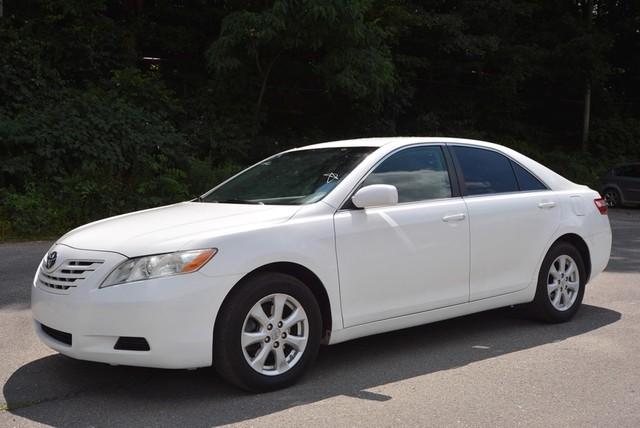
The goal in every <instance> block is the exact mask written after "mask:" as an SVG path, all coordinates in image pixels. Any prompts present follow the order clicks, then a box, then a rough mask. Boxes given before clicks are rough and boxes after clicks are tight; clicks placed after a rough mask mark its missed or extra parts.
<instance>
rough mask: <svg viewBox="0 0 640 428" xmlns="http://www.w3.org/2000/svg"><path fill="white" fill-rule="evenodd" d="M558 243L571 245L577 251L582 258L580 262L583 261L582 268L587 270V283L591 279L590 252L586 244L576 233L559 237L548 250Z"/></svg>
mask: <svg viewBox="0 0 640 428" xmlns="http://www.w3.org/2000/svg"><path fill="white" fill-rule="evenodd" d="M559 242H567V243H569V244H571V245H573V246H574V247H575V248H576V249H577V250H578V252H579V253H580V255H581V256H582V260H583V261H584V267H585V269H586V270H587V282H588V281H589V279H590V278H591V252H590V251H589V246H588V245H587V242H586V241H585V240H584V239H583V238H582V237H581V236H580V235H578V234H576V233H565V234H564V235H561V236H559V237H558V238H557V239H556V240H555V241H554V242H553V244H551V247H549V248H552V247H553V246H554V245H556V244H557V243H559Z"/></svg>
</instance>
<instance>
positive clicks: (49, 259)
mask: <svg viewBox="0 0 640 428" xmlns="http://www.w3.org/2000/svg"><path fill="white" fill-rule="evenodd" d="M57 257H58V253H57V252H55V251H52V252H50V253H49V254H48V255H47V261H46V262H45V264H44V265H45V267H46V268H47V269H51V268H52V267H53V265H55V264H56V258H57Z"/></svg>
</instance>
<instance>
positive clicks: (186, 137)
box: [0, 0, 640, 239]
mask: <svg viewBox="0 0 640 428" xmlns="http://www.w3.org/2000/svg"><path fill="white" fill-rule="evenodd" d="M585 106H588V107H590V108H589V111H588V112H587V111H585ZM587 113H588V116H589V119H588V120H586V116H587ZM585 124H587V125H588V126H587V127H585ZM374 135H376V136H388V135H451V136H464V137H476V138H481V139H487V140H491V141H496V142H499V143H502V144H505V145H508V146H512V147H515V148H516V149H519V150H522V151H524V152H526V153H527V154H529V155H531V156H532V157H534V158H536V159H538V160H540V161H542V162H544V163H546V164H548V165H550V166H551V167H553V168H554V169H556V170H557V171H558V172H560V173H562V174H564V175H567V176H568V177H569V178H572V179H574V180H577V181H581V182H585V183H587V184H591V185H595V184H596V182H597V176H598V174H599V173H601V172H602V170H603V169H606V168H607V167H609V166H610V165H611V164H613V163H615V162H618V161H621V160H631V159H638V158H640V0H615V1H614V0H458V1H454V0H423V1H419V0H260V1H258V0H245V1H241V0H226V1H224V0H217V1H216V0H155V1H153V0H22V1H19V2H4V11H3V16H2V17H0V156H1V162H0V239H6V238H8V237H34V236H51V235H56V234H58V233H61V232H63V231H64V230H65V229H68V228H70V227H72V226H75V225H78V224H81V223H84V222H87V221H89V220H93V219H97V218H101V217H105V216H109V215H114V214H117V213H121V212H126V211H130V210H133V209H139V208H144V207H148V206H154V205H159V204H164V203H170V202H173V201H179V200H184V199H186V198H189V197H192V196H193V195H197V194H200V193H202V192H204V191H205V190H207V189H209V188H210V187H212V186H213V185H214V184H216V183H217V182H218V181H220V180H221V179H222V178H224V177H225V176H227V175H229V174H231V173H232V172H234V171H236V170H237V169H238V168H240V167H241V166H242V165H246V164H249V163H251V162H253V161H256V160H258V159H259V158H261V157H264V156H266V155H268V154H271V153H274V152H276V151H280V150H282V149H285V148H288V147H292V146H299V145H304V144H308V143H312V142H317V141H321V140H328V139H341V138H348V137H360V136H374Z"/></svg>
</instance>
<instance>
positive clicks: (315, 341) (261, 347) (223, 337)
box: [213, 272, 322, 392]
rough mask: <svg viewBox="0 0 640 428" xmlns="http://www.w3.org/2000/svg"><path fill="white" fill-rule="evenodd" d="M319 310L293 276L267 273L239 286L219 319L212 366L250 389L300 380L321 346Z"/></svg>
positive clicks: (311, 294)
mask: <svg viewBox="0 0 640 428" xmlns="http://www.w3.org/2000/svg"><path fill="white" fill-rule="evenodd" d="M321 333H322V320H321V314H320V308H319V307H318V303H317V302H316V299H315V297H314V295H313V293H312V292H311V290H309V288H308V287H307V286H306V285H305V284H304V283H303V282H301V281H300V280H298V279H297V278H295V277H292V276H290V275H286V274H281V273H273V272H267V273H262V274H259V275H256V276H254V277H252V278H250V279H249V280H247V281H245V282H244V283H242V284H240V285H239V286H238V289H236V290H234V291H233V292H232V294H231V295H230V296H229V298H228V299H227V301H226V302H225V304H224V306H223V307H222V309H221V312H220V315H219V317H218V320H217V321H216V326H215V331H214V339H213V351H214V352H213V353H214V365H215V367H216V369H217V371H218V373H220V375H221V376H222V377H224V378H225V379H227V380H228V381H229V382H231V383H233V384H235V385H237V386H239V387H241V388H243V389H246V390H249V391H258V392H259V391H269V390H273V389H278V388H283V387H286V386H288V385H290V384H292V383H293V382H295V381H296V380H297V379H298V378H299V377H300V376H302V374H303V372H304V371H305V369H306V368H307V367H308V366H309V365H310V364H311V363H312V362H313V360H314V359H315V357H316V355H317V353H318V349H319V346H320V336H321Z"/></svg>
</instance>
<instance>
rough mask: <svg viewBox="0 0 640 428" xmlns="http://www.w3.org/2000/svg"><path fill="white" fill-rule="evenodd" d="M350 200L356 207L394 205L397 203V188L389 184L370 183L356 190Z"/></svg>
mask: <svg viewBox="0 0 640 428" xmlns="http://www.w3.org/2000/svg"><path fill="white" fill-rule="evenodd" d="M351 202H353V205H355V206H356V207H358V208H368V207H380V206H384V205H395V204H397V203H398V189H396V186H391V185H390V184H372V185H370V186H365V187H363V188H362V189H360V190H358V191H357V192H356V194H355V195H353V197H352V198H351Z"/></svg>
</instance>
